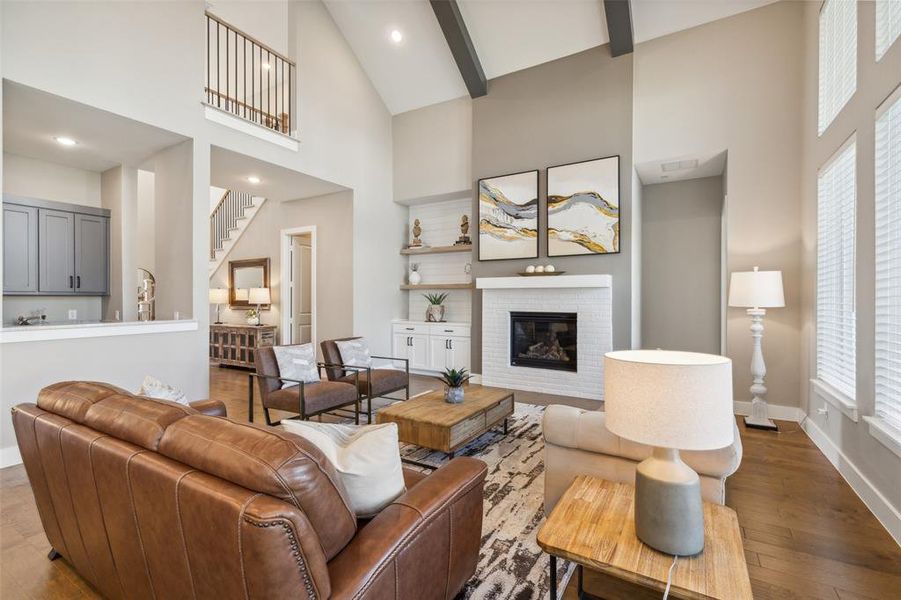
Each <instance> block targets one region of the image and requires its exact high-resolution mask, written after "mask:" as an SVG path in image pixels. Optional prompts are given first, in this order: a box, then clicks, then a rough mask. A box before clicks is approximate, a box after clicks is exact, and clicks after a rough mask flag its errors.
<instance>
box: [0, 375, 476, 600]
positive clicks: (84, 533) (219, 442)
mask: <svg viewBox="0 0 901 600" xmlns="http://www.w3.org/2000/svg"><path fill="white" fill-rule="evenodd" d="M201 408H203V409H204V410H206V411H208V412H212V413H218V414H222V412H224V408H223V407H222V405H221V404H220V403H215V402H207V403H206V404H204V405H201ZM12 417H13V424H14V427H15V431H16V438H17V440H18V444H19V449H20V451H21V453H22V459H23V461H24V463H25V468H26V471H27V473H28V478H29V481H30V482H31V487H32V490H33V491H34V496H35V500H36V502H37V506H38V511H39V513H40V517H41V521H42V523H43V526H44V531H45V532H46V534H47V538H48V539H49V540H50V543H51V545H52V546H53V548H54V549H55V550H56V551H58V552H59V554H61V555H62V556H63V557H64V558H65V559H66V560H67V561H68V562H69V563H71V564H72V565H73V567H74V568H75V569H76V570H77V571H78V572H79V573H80V574H81V575H82V576H83V577H84V578H85V579H87V580H88V581H89V582H90V583H91V584H93V585H94V586H95V587H96V588H97V590H98V591H100V592H101V593H102V594H103V595H104V596H106V597H108V598H160V599H169V598H214V599H215V600H230V599H232V598H235V599H244V598H261V599H262V598H317V599H318V598H322V599H325V598H335V599H345V598H360V599H382V598H405V599H406V598H409V599H417V600H420V599H422V600H430V599H433V598H434V599H445V600H446V599H448V598H452V597H454V595H456V594H457V593H458V592H459V591H460V590H461V589H462V587H463V585H464V584H465V582H466V581H467V580H468V579H469V578H470V577H471V576H472V574H473V573H474V571H475V565H476V560H477V557H478V552H479V541H480V536H481V523H482V488H483V485H484V479H485V471H486V468H485V464H484V463H483V462H481V461H478V460H475V459H470V458H457V459H455V460H453V461H451V462H450V463H448V464H447V465H445V466H444V467H442V468H440V469H438V470H437V471H435V472H434V473H432V474H431V475H428V476H424V475H422V474H420V473H415V472H412V471H408V472H406V473H405V477H406V479H407V492H406V493H405V494H403V495H402V496H401V497H400V498H398V499H397V500H396V501H395V502H393V503H392V504H390V505H389V506H388V507H386V508H385V509H384V510H383V511H382V512H381V513H379V514H378V515H377V516H376V517H375V518H373V519H372V520H370V521H368V522H366V523H363V522H358V521H357V519H356V518H355V517H354V514H353V513H352V512H351V511H350V509H349V508H348V502H347V499H346V497H345V492H344V489H343V486H342V484H341V482H340V480H339V479H338V477H337V475H336V473H335V470H334V467H333V466H332V465H331V463H330V462H328V460H327V459H326V458H325V457H324V456H323V455H322V454H321V453H320V452H319V451H318V450H317V449H316V448H315V447H313V446H312V445H310V444H308V443H307V442H306V441H305V440H303V439H302V438H300V437H297V436H294V435H291V434H289V433H286V432H282V431H280V430H278V429H275V428H269V427H261V426H257V425H252V424H249V423H239V422H236V421H231V420H229V419H227V418H224V417H217V416H209V415H207V414H203V413H201V412H199V411H197V410H195V409H194V408H191V407H188V406H183V405H179V404H175V403H172V402H166V401H162V400H151V399H147V398H138V397H135V396H132V395H131V394H129V393H128V392H125V391H124V390H121V389H118V388H116V387H113V386H110V385H106V384H102V383H89V382H64V383H58V384H55V385H52V386H49V387H47V388H45V389H44V390H42V391H41V392H40V394H39V396H38V401H37V405H35V404H20V405H18V406H16V407H15V408H13V415H12Z"/></svg>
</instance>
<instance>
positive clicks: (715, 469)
mask: <svg viewBox="0 0 901 600" xmlns="http://www.w3.org/2000/svg"><path fill="white" fill-rule="evenodd" d="M606 417H607V415H606V413H604V412H601V411H593V410H583V409H579V408H574V407H572V406H562V405H551V406H548V407H547V409H546V410H545V413H544V419H543V420H542V430H543V432H544V439H545V441H546V442H547V443H548V444H554V445H556V446H561V447H564V448H572V449H576V450H585V451H588V452H594V453H597V454H607V455H609V456H615V457H621V458H626V459H629V460H632V461H635V462H641V461H643V460H644V459H646V458H647V457H649V456H650V455H651V450H652V447H651V446H647V445H645V444H638V443H636V442H632V441H629V440H627V439H624V438H621V437H620V436H618V435H616V434H615V433H613V432H611V431H610V430H609V429H607V427H606V425H605V420H606ZM734 433H735V438H734V441H733V442H732V445H731V446H726V447H725V448H721V449H719V450H709V451H704V452H692V451H683V452H681V453H680V454H681V456H682V460H684V461H685V463H686V464H687V465H688V466H690V467H691V468H692V469H694V470H695V471H697V472H698V474H700V475H707V476H709V477H727V476H729V475H731V474H732V473H734V472H735V470H736V469H737V468H738V465H739V464H740V463H741V451H742V448H741V437H740V436H739V432H738V426H737V425H735V426H734Z"/></svg>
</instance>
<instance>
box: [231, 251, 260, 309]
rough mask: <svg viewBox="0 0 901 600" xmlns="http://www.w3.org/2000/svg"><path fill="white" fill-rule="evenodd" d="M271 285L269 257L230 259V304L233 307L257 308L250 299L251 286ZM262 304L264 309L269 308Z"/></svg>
mask: <svg viewBox="0 0 901 600" xmlns="http://www.w3.org/2000/svg"><path fill="white" fill-rule="evenodd" d="M268 287H269V259H268V258H247V259H244V260H230V261H228V304H229V306H231V307H232V308H256V304H251V303H250V302H249V301H248V296H249V293H250V288H268ZM269 307H270V305H269V304H262V305H260V308H261V309H262V310H269Z"/></svg>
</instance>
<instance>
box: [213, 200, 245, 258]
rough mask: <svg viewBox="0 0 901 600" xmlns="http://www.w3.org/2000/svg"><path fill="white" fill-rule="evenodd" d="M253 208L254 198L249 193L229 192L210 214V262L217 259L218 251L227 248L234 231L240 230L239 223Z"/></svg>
mask: <svg viewBox="0 0 901 600" xmlns="http://www.w3.org/2000/svg"><path fill="white" fill-rule="evenodd" d="M251 206H253V196H252V195H251V194H248V193H247V192H237V191H235V190H227V191H226V192H225V193H224V194H222V198H221V199H220V200H219V203H218V204H217V205H216V208H214V209H213V212H212V213H210V260H215V259H216V251H217V250H222V249H223V248H224V247H225V242H226V241H228V240H229V239H230V238H231V233H232V231H237V230H238V221H239V220H241V219H243V218H244V213H245V211H246V210H247V209H248V208H250V207H251Z"/></svg>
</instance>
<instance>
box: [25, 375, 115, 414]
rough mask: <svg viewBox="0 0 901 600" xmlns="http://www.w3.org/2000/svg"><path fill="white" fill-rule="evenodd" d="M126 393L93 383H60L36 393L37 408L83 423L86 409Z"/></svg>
mask: <svg viewBox="0 0 901 600" xmlns="http://www.w3.org/2000/svg"><path fill="white" fill-rule="evenodd" d="M117 394H128V392H127V391H125V390H123V389H121V388H117V387H116V386H114V385H110V384H108V383H99V382H95V381H60V382H59V383H54V384H53V385H48V386H47V387H45V388H44V389H42V390H41V391H40V392H39V393H38V407H39V408H42V409H43V410H46V411H47V412H51V413H53V414H56V415H60V416H62V417H66V418H67V419H71V420H73V421H75V422H76V423H84V416H85V415H86V414H87V412H88V409H89V408H91V406H93V405H94V404H96V403H97V402H100V401H101V400H103V399H104V398H109V397H110V396H115V395H117Z"/></svg>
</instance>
